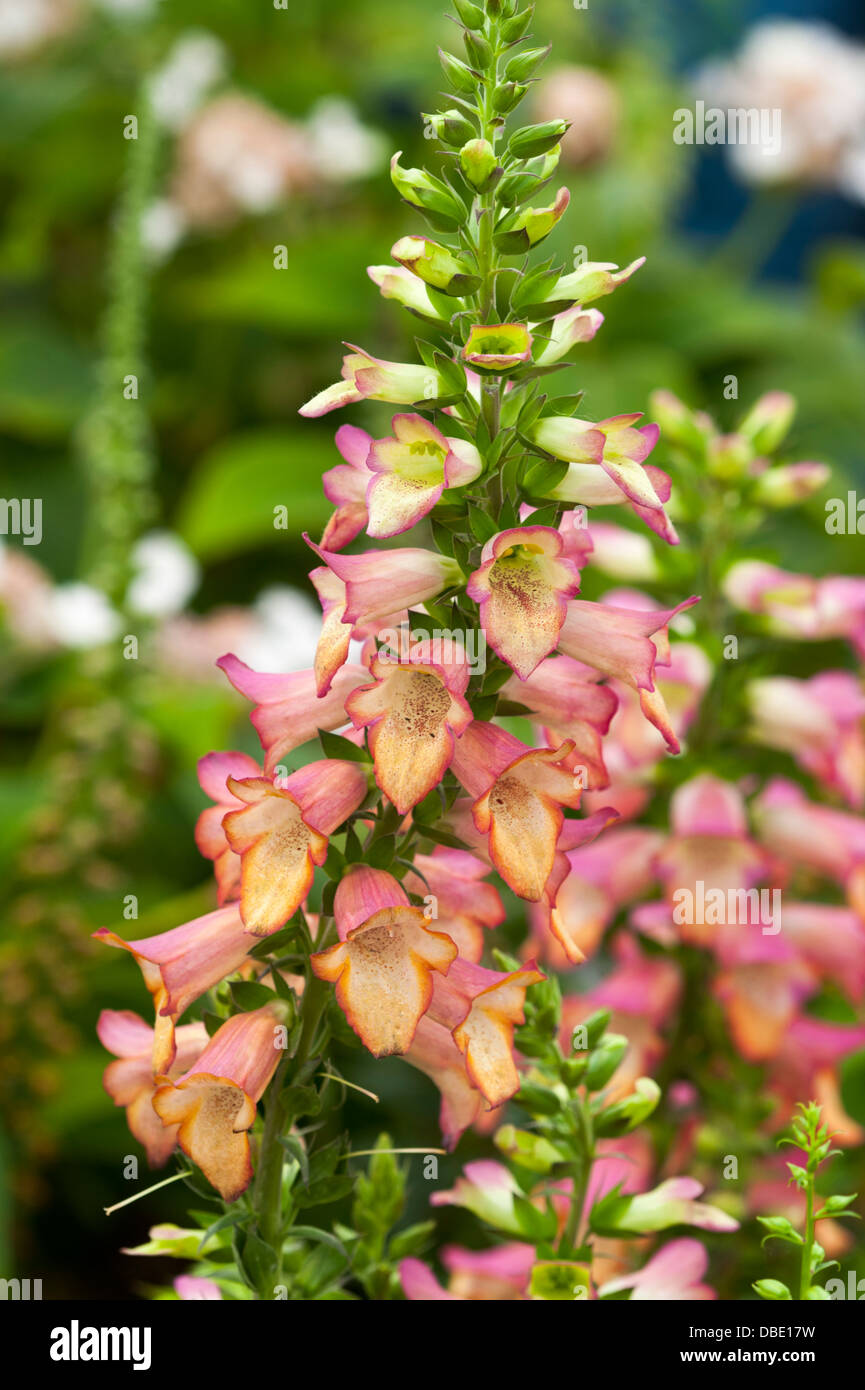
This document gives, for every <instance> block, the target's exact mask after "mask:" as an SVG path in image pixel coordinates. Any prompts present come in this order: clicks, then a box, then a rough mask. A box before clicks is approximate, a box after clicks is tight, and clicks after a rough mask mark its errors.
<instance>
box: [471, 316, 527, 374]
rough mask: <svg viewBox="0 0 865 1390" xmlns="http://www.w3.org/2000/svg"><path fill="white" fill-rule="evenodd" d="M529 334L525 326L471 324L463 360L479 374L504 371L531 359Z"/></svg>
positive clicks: (519, 324)
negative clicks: (478, 371)
mask: <svg viewBox="0 0 865 1390" xmlns="http://www.w3.org/2000/svg"><path fill="white" fill-rule="evenodd" d="M531 356H532V335H531V333H530V332H529V330H528V328H527V327H526V325H525V324H524V323H493V324H474V325H473V327H472V330H471V332H470V333H469V339H468V342H467V343H466V345H465V347H464V348H463V360H464V361H466V362H470V363H471V364H472V366H473V367H476V368H478V369H479V370H480V371H490V372H506V371H509V370H510V369H511V368H513V367H519V366H520V365H521V364H522V363H523V362H528V361H530V360H531Z"/></svg>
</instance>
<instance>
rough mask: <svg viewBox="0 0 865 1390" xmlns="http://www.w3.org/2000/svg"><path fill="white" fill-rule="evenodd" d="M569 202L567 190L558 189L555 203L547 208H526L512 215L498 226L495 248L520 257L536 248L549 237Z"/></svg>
mask: <svg viewBox="0 0 865 1390" xmlns="http://www.w3.org/2000/svg"><path fill="white" fill-rule="evenodd" d="M570 200H571V195H570V193H569V192H568V190H567V189H566V188H560V189H559V191H558V193H557V194H556V201H555V202H554V203H552V204H550V206H549V207H546V208H526V209H525V211H524V212H521V213H513V214H512V215H511V216H510V217H508V218H506V220H505V221H504V222H503V223H501V224H500V225H499V228H498V230H497V232H496V233H495V237H494V240H495V244H496V246H497V247H498V248H499V250H500V251H505V252H507V254H508V255H513V256H519V255H522V253H523V252H524V251H528V250H529V249H530V248H531V247H532V246H537V245H538V243H539V242H541V241H543V240H544V237H547V236H549V234H550V232H551V231H552V230H553V227H554V226H555V225H556V223H557V222H558V220H559V218H560V217H561V216H562V215H563V214H564V211H565V209H566V208H567V206H568V203H569V202H570Z"/></svg>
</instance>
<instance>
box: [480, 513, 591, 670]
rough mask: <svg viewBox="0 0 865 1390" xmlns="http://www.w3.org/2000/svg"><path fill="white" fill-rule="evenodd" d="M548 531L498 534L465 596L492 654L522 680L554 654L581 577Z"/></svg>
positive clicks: (485, 550) (555, 535) (542, 528)
mask: <svg viewBox="0 0 865 1390" xmlns="http://www.w3.org/2000/svg"><path fill="white" fill-rule="evenodd" d="M563 551H564V541H563V539H562V537H561V536H560V534H559V532H558V531H554V530H552V529H551V528H550V527H549V526H522V527H515V528H514V529H513V530H510V531H500V532H499V533H498V535H496V536H493V537H492V538H491V539H490V540H489V541H487V543H486V545H485V546H484V548H483V551H482V553H481V566H480V568H479V569H477V570H475V572H474V574H473V575H472V576H471V577H470V579H469V582H468V586H467V591H468V594H469V597H470V598H473V599H474V601H475V602H476V603H477V604H478V606H479V608H480V612H481V624H482V626H483V629H484V632H485V633H486V637H487V641H488V642H489V644H490V646H491V647H492V648H493V650H494V651H495V652H496V653H497V654H498V655H499V656H500V657H501V658H502V660H503V661H506V662H507V664H508V665H509V666H510V667H511V668H512V670H514V671H516V673H517V675H518V676H520V677H521V678H522V679H523V680H525V679H526V677H527V676H530V675H531V674H532V672H533V671H534V670H535V668H536V667H537V666H538V665H539V664H540V662H541V661H543V659H544V657H545V656H548V655H549V653H550V652H552V651H554V650H555V647H556V645H557V643H558V640H559V633H560V632H561V628H562V623H563V622H564V620H565V615H566V613H567V603H568V599H569V598H573V596H574V594H576V593H577V592H578V590H579V587H580V572H579V570H578V568H577V567H576V565H575V564H574V563H573V561H572V560H568V559H566V558H565V557H564V554H563Z"/></svg>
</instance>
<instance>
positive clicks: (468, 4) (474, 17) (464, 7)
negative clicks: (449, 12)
mask: <svg viewBox="0 0 865 1390" xmlns="http://www.w3.org/2000/svg"><path fill="white" fill-rule="evenodd" d="M454 9H455V10H456V12H457V14H458V15H459V17H460V19H461V21H462V23H463V24H464V25H465V26H466V28H467V29H483V27H484V12H483V10H482V9H481V8H480V6H478V5H473V4H472V0H454Z"/></svg>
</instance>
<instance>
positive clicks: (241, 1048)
mask: <svg viewBox="0 0 865 1390" xmlns="http://www.w3.org/2000/svg"><path fill="white" fill-rule="evenodd" d="M283 1032H284V1026H283V1023H282V1012H281V1005H280V1003H278V1002H277V1003H275V1004H273V1005H270V1004H268V1005H266V1006H265V1007H264V1008H263V1009H256V1010H254V1012H252V1013H243V1014H235V1015H234V1017H233V1018H229V1019H228V1020H227V1022H225V1023H223V1025H222V1027H221V1028H219V1029H217V1031H216V1033H214V1035H213V1037H212V1038H211V1039H210V1041H209V1043H208V1044H207V1046H206V1048H205V1049H204V1051H203V1052H202V1054H201V1056H200V1057H199V1058H198V1061H197V1062H195V1063H194V1064H193V1066H191V1067H190V1068H189V1069H188V1070H187V1071H186V1072H184V1073H183V1075H182V1076H179V1077H178V1078H177V1080H176V1081H172V1080H170V1079H169V1078H168V1077H167V1076H165V1077H160V1078H159V1081H160V1084H159V1085H158V1086H157V1089H156V1094H155V1095H154V1098H153V1108H154V1110H155V1111H156V1113H157V1115H158V1116H159V1118H160V1119H161V1120H162V1122H163V1124H166V1125H172V1126H173V1125H177V1126H179V1128H178V1130H177V1141H178V1143H179V1144H180V1147H181V1148H182V1149H183V1152H184V1153H185V1154H187V1155H188V1157H189V1158H191V1159H192V1161H193V1163H195V1164H196V1165H197V1167H199V1168H200V1169H201V1171H202V1173H203V1174H204V1176H205V1177H206V1178H207V1180H208V1182H210V1183H212V1184H213V1186H214V1187H215V1188H216V1190H217V1192H218V1193H219V1195H220V1196H221V1197H222V1198H223V1200H224V1201H226V1202H234V1201H236V1199H237V1198H238V1197H239V1196H240V1194H241V1192H243V1191H244V1190H245V1189H246V1188H247V1187H248V1186H249V1181H250V1179H251V1177H252V1160H251V1158H250V1153H249V1139H248V1137H247V1131H248V1130H250V1129H251V1128H252V1125H253V1124H254V1122H255V1115H256V1105H257V1103H258V1101H259V1100H260V1099H261V1097H262V1096H263V1095H264V1092H265V1090H266V1089H267V1085H268V1082H269V1081H270V1078H271V1077H272V1076H273V1073H274V1072H275V1071H276V1068H277V1066H278V1065H279V1062H280V1059H281V1057H282V1055H283V1052H282V1038H281V1034H282V1033H283Z"/></svg>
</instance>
